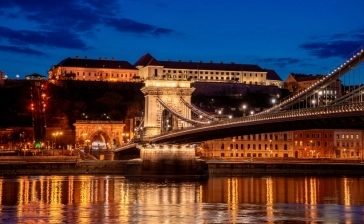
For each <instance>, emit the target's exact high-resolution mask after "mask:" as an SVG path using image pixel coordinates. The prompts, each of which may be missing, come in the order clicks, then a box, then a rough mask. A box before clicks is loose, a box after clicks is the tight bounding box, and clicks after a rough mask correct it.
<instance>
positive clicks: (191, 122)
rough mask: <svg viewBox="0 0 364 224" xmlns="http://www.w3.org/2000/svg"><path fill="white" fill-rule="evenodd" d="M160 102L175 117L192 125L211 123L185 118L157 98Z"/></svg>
mask: <svg viewBox="0 0 364 224" xmlns="http://www.w3.org/2000/svg"><path fill="white" fill-rule="evenodd" d="M157 100H158V102H159V103H160V104H161V105H162V106H163V107H164V108H165V109H167V110H168V111H169V112H171V113H172V114H173V115H174V116H176V117H178V118H179V119H181V120H183V121H186V122H188V123H190V124H209V122H202V121H198V120H193V119H190V118H187V117H184V116H183V115H182V114H180V113H179V112H178V111H176V110H175V109H174V108H171V107H170V106H168V105H167V104H166V103H165V102H163V100H162V99H161V98H159V97H157Z"/></svg>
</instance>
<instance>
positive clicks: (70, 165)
mask: <svg viewBox="0 0 364 224" xmlns="http://www.w3.org/2000/svg"><path fill="white" fill-rule="evenodd" d="M128 162H129V161H128V160H114V161H109V160H82V159H80V158H79V157H76V156H7V157H0V175H3V176H4V175H77V174H102V175H108V174H116V175H130V174H132V172H130V170H129V171H128V169H130V167H129V168H127V163H128ZM207 165H208V173H209V175H210V176H238V175H246V174H262V175H275V174H277V175H280V174H289V175H300V174H303V175H359V176H360V175H364V163H361V162H360V161H359V162H358V161H349V162H348V161H345V162H344V161H340V160H335V161H331V162H330V161H324V162H323V161H318V160H289V161H281V160H270V161H251V160H245V161H226V160H208V161H207Z"/></svg>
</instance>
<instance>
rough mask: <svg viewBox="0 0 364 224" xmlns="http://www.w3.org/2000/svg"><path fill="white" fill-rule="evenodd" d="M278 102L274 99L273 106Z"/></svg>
mask: <svg viewBox="0 0 364 224" xmlns="http://www.w3.org/2000/svg"><path fill="white" fill-rule="evenodd" d="M275 104H276V99H274V98H273V99H272V105H273V107H274V105H275Z"/></svg>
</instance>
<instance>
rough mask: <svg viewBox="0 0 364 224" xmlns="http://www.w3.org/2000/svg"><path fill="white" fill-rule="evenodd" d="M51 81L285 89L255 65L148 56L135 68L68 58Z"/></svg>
mask: <svg viewBox="0 0 364 224" xmlns="http://www.w3.org/2000/svg"><path fill="white" fill-rule="evenodd" d="M48 78H49V80H79V81H110V82H142V81H144V80H147V79H174V80H176V79H178V80H189V81H195V82H196V81H197V82H198V81H200V82H226V83H244V84H247V85H260V86H277V87H279V88H281V87H283V81H282V79H281V78H280V77H279V75H278V74H277V73H276V72H275V71H274V70H268V69H262V68H261V67H259V66H258V65H253V64H237V63H234V62H232V63H223V62H221V63H214V62H212V61H211V62H202V61H200V62H192V61H189V62H183V61H171V60H168V61H159V60H157V59H155V58H154V57H153V56H152V55H150V54H149V53H148V54H145V55H143V56H142V57H140V58H139V59H138V60H137V62H135V63H134V65H132V64H130V63H129V62H127V61H117V60H115V59H114V58H112V59H111V60H109V59H107V58H104V59H103V58H99V59H98V60H95V59H88V58H87V57H85V58H79V57H78V56H76V57H75V58H66V59H64V60H62V61H61V62H59V63H58V64H57V65H54V66H53V67H52V68H51V69H50V70H49V71H48Z"/></svg>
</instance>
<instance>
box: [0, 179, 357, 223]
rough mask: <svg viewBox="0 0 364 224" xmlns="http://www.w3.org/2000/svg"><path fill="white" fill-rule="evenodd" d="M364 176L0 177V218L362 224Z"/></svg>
mask: <svg viewBox="0 0 364 224" xmlns="http://www.w3.org/2000/svg"><path fill="white" fill-rule="evenodd" d="M363 220H364V177H339V176H338V177H316V176H300V177H290V176H244V177H210V178H209V179H208V180H206V181H186V180H184V181H173V180H149V181H141V180H129V179H126V178H124V177H123V176H115V175H112V176H91V175H78V176H19V177H13V178H10V177H2V178H1V179H0V223H287V222H288V223H363Z"/></svg>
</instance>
